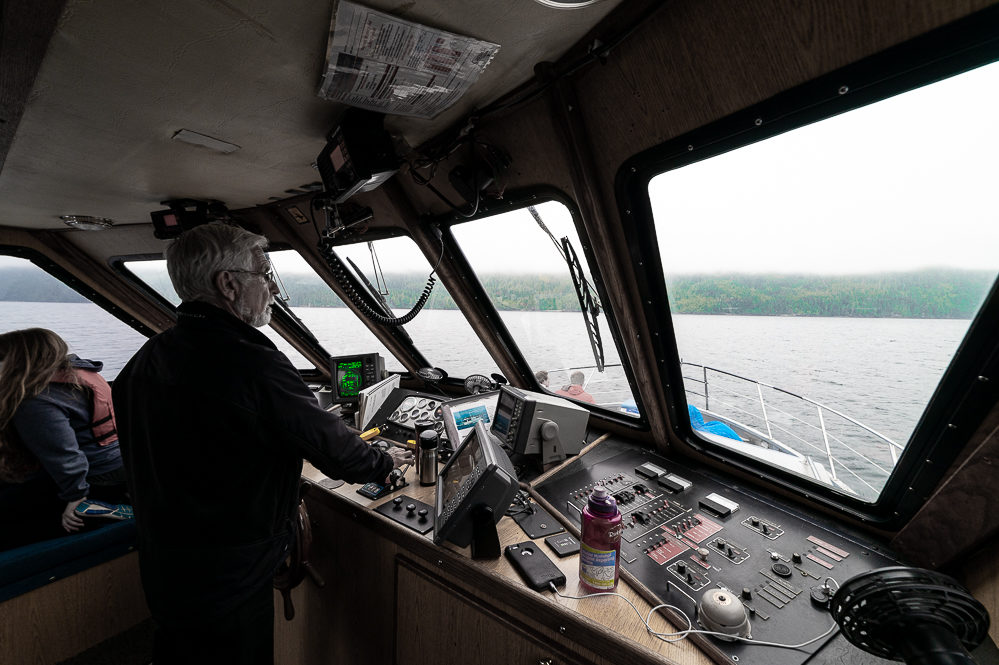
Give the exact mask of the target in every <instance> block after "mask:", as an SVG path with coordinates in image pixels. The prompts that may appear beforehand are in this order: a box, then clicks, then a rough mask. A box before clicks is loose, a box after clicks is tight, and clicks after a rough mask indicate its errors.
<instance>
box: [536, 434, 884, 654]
mask: <svg viewBox="0 0 999 665" xmlns="http://www.w3.org/2000/svg"><path fill="white" fill-rule="evenodd" d="M598 484H600V485H604V486H605V487H606V488H607V489H608V491H609V492H611V494H612V495H614V497H615V499H617V502H618V507H619V509H620V511H621V514H622V536H621V569H622V570H623V571H627V572H629V573H630V574H631V575H632V576H633V577H634V578H635V579H636V580H637V581H638V582H639V583H640V585H641V586H644V587H645V595H646V596H649V595H651V596H652V597H650V598H647V600H649V601H654V604H659V603H667V604H670V605H673V606H675V607H677V608H678V609H680V610H681V611H682V612H683V613H684V614H685V615H686V616H687V617H688V618H689V619H690V621H691V622H692V624H693V627H694V629H698V630H714V631H720V632H726V633H728V634H739V635H744V636H745V635H748V637H749V642H751V643H747V642H743V641H728V640H727V638H719V637H709V638H707V639H708V640H709V641H711V642H712V644H713V646H714V647H715V648H717V649H718V650H719V651H720V652H721V654H724V655H725V656H726V657H727V659H729V660H730V661H731V662H738V663H759V664H760V665H799V664H800V663H804V662H805V661H806V660H808V659H809V658H810V655H811V654H814V653H815V652H816V651H818V650H819V649H820V648H821V647H822V645H823V644H825V643H826V642H828V641H829V640H830V639H831V638H832V637H833V636H834V635H835V634H836V633H837V632H838V631H836V630H833V631H830V632H828V634H827V635H825V636H824V637H823V638H822V639H819V640H817V641H815V642H812V643H811V644H808V645H805V646H801V647H799V648H796V649H791V648H778V647H773V646H765V645H762V644H753V643H757V642H759V643H762V642H773V643H779V644H785V645H799V644H801V643H802V642H805V641H807V640H810V639H811V638H815V637H818V636H820V635H823V633H826V632H827V631H829V629H830V628H831V627H832V626H833V625H834V622H833V620H832V617H831V616H830V614H829V612H828V610H827V606H828V600H829V598H830V597H831V596H832V594H833V593H834V592H835V589H836V588H838V585H839V584H842V583H843V582H845V581H846V580H848V579H849V578H851V577H853V576H854V575H857V574H859V573H862V572H865V571H868V570H872V569H875V568H881V567H883V566H890V565H898V562H897V560H896V559H895V558H893V557H892V555H891V554H890V553H888V552H886V551H884V550H882V549H881V548H879V547H878V546H877V545H875V544H873V543H867V542H864V541H862V540H861V539H860V538H859V537H858V536H856V535H852V534H846V533H844V532H843V531H842V530H841V529H838V528H837V527H836V525H835V524H833V523H832V522H831V521H829V520H823V519H822V518H819V517H816V516H806V515H804V514H803V513H801V512H798V511H795V510H792V509H790V508H788V507H785V506H781V505H779V504H778V503H777V502H776V501H774V500H772V499H768V498H767V497H764V496H762V495H760V494H759V493H758V492H756V491H754V490H750V489H748V488H742V487H739V486H738V485H736V484H732V483H728V482H723V481H721V480H719V479H717V478H716V477H713V476H709V475H707V474H704V473H702V472H699V471H696V470H694V469H693V468H690V467H688V466H685V465H682V464H680V463H677V462H673V461H671V460H668V459H667V458H665V457H663V456H661V455H658V454H656V453H653V452H651V451H648V450H645V449H642V448H638V447H636V446H634V445H632V444H628V443H624V442H620V441H614V440H608V441H605V442H604V443H602V444H601V445H600V446H598V447H597V448H596V449H594V450H592V451H590V452H589V453H587V454H586V455H583V456H582V457H579V458H577V459H576V460H574V461H573V462H572V463H570V464H568V465H566V466H565V467H564V468H562V469H561V470H559V472H558V473H556V474H555V475H553V476H551V477H550V478H548V479H546V480H544V481H542V482H540V483H538V484H537V485H536V486H535V489H536V490H537V491H538V493H539V494H540V495H541V496H542V497H543V498H544V499H546V500H547V501H548V503H549V504H551V506H553V507H554V508H556V509H557V510H559V511H560V512H562V514H563V515H564V516H565V517H566V518H568V519H569V520H570V521H572V522H573V523H574V524H575V525H576V526H577V528H578V527H579V524H580V517H581V513H582V509H583V507H584V506H585V504H586V500H587V496H588V494H589V492H590V490H591V489H592V488H593V487H594V486H595V485H598ZM740 606H741V608H744V612H743V611H741V609H740ZM741 617H744V618H745V622H744V623H743V622H742V621H741V620H740V618H741ZM858 655H859V653H858Z"/></svg>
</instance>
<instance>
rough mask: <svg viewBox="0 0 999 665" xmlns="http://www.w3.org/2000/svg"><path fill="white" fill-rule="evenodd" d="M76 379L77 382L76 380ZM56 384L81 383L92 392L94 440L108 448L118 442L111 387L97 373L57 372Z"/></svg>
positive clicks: (91, 420)
mask: <svg viewBox="0 0 999 665" xmlns="http://www.w3.org/2000/svg"><path fill="white" fill-rule="evenodd" d="M74 378H75V380H74ZM52 381H53V382H55V383H79V384H80V385H81V386H83V387H84V388H86V389H87V390H89V391H90V396H91V402H92V415H91V417H90V431H91V432H93V434H94V439H96V440H97V443H98V444H100V445H102V446H107V445H110V444H112V443H114V442H115V441H117V440H118V426H117V423H115V419H114V407H113V406H112V405H111V386H110V385H109V384H108V382H107V381H105V380H104V377H103V376H101V375H100V374H98V373H97V372H90V371H88V370H85V369H79V368H77V369H73V370H69V371H66V372H57V373H56V375H55V376H53V377H52Z"/></svg>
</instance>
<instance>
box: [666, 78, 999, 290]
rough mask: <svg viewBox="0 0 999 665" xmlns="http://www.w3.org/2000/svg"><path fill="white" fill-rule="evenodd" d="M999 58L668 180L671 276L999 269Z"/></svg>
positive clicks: (685, 170)
mask: <svg viewBox="0 0 999 665" xmlns="http://www.w3.org/2000/svg"><path fill="white" fill-rule="evenodd" d="M997 191H999V64H992V65H989V66H988V67H983V68H980V69H978V70H975V71H973V72H969V73H967V74H964V75H962V76H958V77H956V78H953V79H950V80H947V81H942V82H940V83H937V84H935V85H932V86H927V87H924V88H921V89H919V90H914V91H912V92H909V93H906V94H904V95H899V96H897V97H894V98H892V99H888V100H885V101H882V102H880V103H878V104H874V105H871V106H868V107H865V108H862V109H858V110H856V111H852V112H850V113H846V114H844V115H841V116H838V117H836V118H831V119H828V120H826V121H823V122H820V123H817V124H815V125H810V126H807V127H802V128H800V129H798V130H795V131H793V132H789V133H787V134H783V135H781V136H778V137H775V138H772V139H769V140H767V141H763V142H760V143H758V144H754V145H752V146H748V147H744V148H741V149H739V150H736V151H733V152H730V153H727V154H725V155H721V156H719V157H715V158H713V159H709V160H705V161H704V162H699V163H696V164H691V165H689V166H686V167H683V168H680V169H677V170H675V171H671V172H667V173H665V174H662V175H660V176H658V177H657V178H655V179H654V180H653V181H652V184H651V186H650V197H651V200H652V206H653V210H654V211H655V214H656V218H657V230H658V232H659V244H660V252H661V254H662V255H663V263H664V265H665V266H666V270H667V272H670V273H699V272H728V271H732V272H802V273H827V274H828V273H832V274H842V273H861V272H879V271H897V270H911V269H918V268H924V267H934V266H949V267H960V268H969V269H990V270H995V269H997V268H999V205H997V204H999V196H997Z"/></svg>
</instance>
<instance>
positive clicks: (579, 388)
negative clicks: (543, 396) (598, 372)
mask: <svg viewBox="0 0 999 665" xmlns="http://www.w3.org/2000/svg"><path fill="white" fill-rule="evenodd" d="M585 380H586V377H585V376H583V373H582V372H580V371H579V370H578V369H577V370H576V371H575V372H573V373H572V374H570V375H569V385H567V386H565V387H563V388H562V389H561V390H558V391H556V392H555V394H556V395H561V396H562V397H571V398H572V399H575V400H579V401H580V402H589V403H590V404H594V403H595V402H594V400H593V395H591V394H590V393H588V392H586V391H585V390H583V381H585Z"/></svg>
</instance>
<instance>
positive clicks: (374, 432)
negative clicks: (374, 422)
mask: <svg viewBox="0 0 999 665" xmlns="http://www.w3.org/2000/svg"><path fill="white" fill-rule="evenodd" d="M381 433H382V430H381V428H380V427H372V428H371V429H369V430H368V431H367V432H361V439H363V440H364V441H370V440H371V439H373V438H375V437H376V436H378V435H379V434H381Z"/></svg>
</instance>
